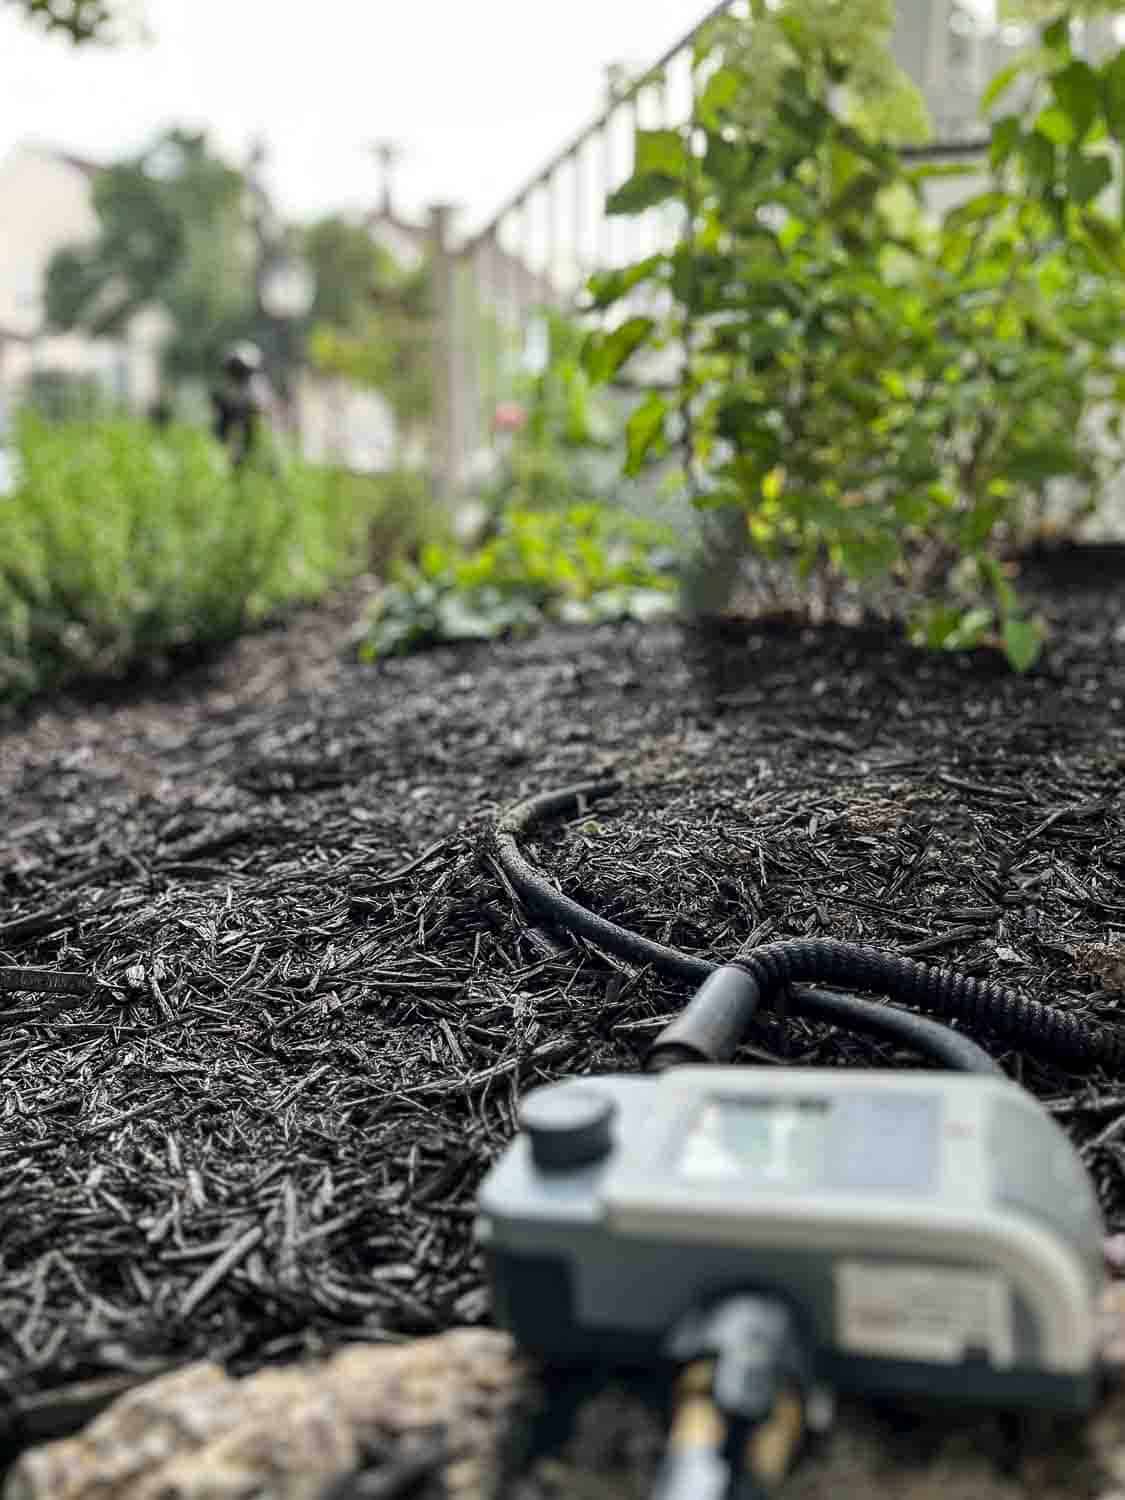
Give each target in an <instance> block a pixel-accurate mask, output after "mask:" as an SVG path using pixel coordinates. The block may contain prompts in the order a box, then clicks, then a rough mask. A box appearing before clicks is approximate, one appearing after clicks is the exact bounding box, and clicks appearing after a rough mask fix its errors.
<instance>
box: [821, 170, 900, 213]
mask: <svg viewBox="0 0 1125 1500" xmlns="http://www.w3.org/2000/svg"><path fill="white" fill-rule="evenodd" d="M885 185H886V182H885V179H884V178H883V177H882V176H881V175H880V174H878V173H876V172H867V171H863V172H857V173H856V175H855V176H854V177H853V178H852V179H851V181H850V182H848V183H846V184H845V185H844V187H843V188H841V189H840V191H839V192H838V193H837V194H836V196H835V197H834V198H833V199H832V201H831V202H830V203H829V205H828V208H827V214H828V217H829V218H830V219H842V218H845V217H846V216H847V215H848V214H854V213H860V214H863V213H867V212H869V211H870V209H871V205H872V203H874V201H875V198H876V196H877V195H878V193H879V192H880V190H881V189H882V188H883V187H884V186H885Z"/></svg>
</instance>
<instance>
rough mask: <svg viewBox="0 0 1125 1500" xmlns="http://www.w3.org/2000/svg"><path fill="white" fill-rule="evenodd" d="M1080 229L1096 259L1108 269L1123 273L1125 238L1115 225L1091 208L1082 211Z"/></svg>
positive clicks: (1124, 270) (1124, 269)
mask: <svg viewBox="0 0 1125 1500" xmlns="http://www.w3.org/2000/svg"><path fill="white" fill-rule="evenodd" d="M1082 228H1083V230H1084V231H1085V233H1086V238H1087V240H1088V241H1089V243H1090V246H1091V248H1092V249H1093V250H1094V252H1095V254H1096V255H1097V257H1098V259H1099V260H1100V261H1101V262H1102V264H1103V265H1104V266H1106V267H1107V268H1108V269H1111V270H1114V271H1120V272H1125V238H1123V236H1122V233H1121V230H1120V229H1119V228H1118V227H1117V225H1116V224H1114V223H1113V222H1111V220H1109V219H1107V218H1106V217H1105V216H1104V214H1099V213H1097V212H1095V211H1094V210H1093V209H1092V208H1087V209H1085V210H1083V213H1082Z"/></svg>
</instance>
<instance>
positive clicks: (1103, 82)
mask: <svg viewBox="0 0 1125 1500" xmlns="http://www.w3.org/2000/svg"><path fill="white" fill-rule="evenodd" d="M846 10H847V8H846V7H841V6H840V5H838V4H837V3H835V0H801V3H800V4H798V3H796V0H778V3H766V0H752V4H751V11H752V13H753V17H752V20H751V22H750V23H723V24H720V25H717V26H716V27H715V28H714V29H713V30H712V31H711V32H710V33H709V35H708V36H707V38H706V40H705V41H704V42H703V43H701V46H700V50H699V54H698V57H697V78H698V95H697V100H696V106H695V112H694V117H693V119H692V121H691V123H690V125H689V126H685V128H684V129H682V130H641V131H639V132H638V134H637V138H636V165H635V172H634V176H633V177H632V179H631V180H630V181H629V182H627V183H626V184H625V185H624V186H623V187H621V188H620V189H619V190H618V192H617V193H616V194H615V195H614V197H613V199H611V202H610V209H611V211H613V212H617V213H620V214H627V215H628V214H636V213H641V212H645V211H648V210H651V209H652V208H653V207H655V206H657V205H660V204H679V205H680V206H681V208H682V211H683V217H684V222H685V225H686V227H685V230H684V233H683V235H682V237H681V239H680V241H679V243H678V245H677V246H676V247H675V248H674V249H673V250H672V251H670V252H668V253H665V254H659V255H653V256H651V257H648V258H646V259H645V260H644V261H641V262H638V263H637V264H635V265H633V266H629V267H626V268H623V269H618V270H614V271H612V272H609V273H606V274H604V275H601V276H597V277H595V278H593V280H592V282H591V284H590V299H589V302H590V308H591V310H592V311H593V312H596V313H597V314H598V316H599V318H601V319H604V318H605V315H606V314H607V313H609V312H610V311H611V310H613V311H615V312H616V314H617V320H616V323H615V325H614V326H610V327H603V328H599V329H597V330H596V331H595V332H594V333H593V334H592V335H591V337H590V339H589V341H588V343H587V347H586V353H585V364H586V368H587V370H588V372H589V373H590V375H591V376H592V377H593V378H594V379H596V380H603V381H604V380H609V379H611V378H614V377H616V376H617V375H618V373H619V372H620V371H621V370H622V369H623V368H626V367H628V368H633V367H634V365H635V364H636V362H637V361H638V358H639V357H640V356H643V355H644V354H646V353H647V352H650V351H652V350H659V349H661V348H666V347H668V346H669V345H678V346H681V347H682V348H683V349H684V350H685V356H684V359H683V366H682V368H683V374H682V381H681V386H680V389H679V391H678V392H677V393H674V394H669V393H668V392H666V391H665V390H661V389H652V390H650V391H649V393H648V394H647V396H646V397H645V399H644V400H643V401H642V403H641V404H640V405H639V406H638V407H637V409H636V410H635V412H634V413H633V416H632V418H631V420H630V423H629V428H628V434H627V445H626V446H627V460H626V471H627V472H629V473H633V474H636V473H640V472H642V471H643V470H644V468H645V466H646V465H647V464H649V463H651V462H653V461H654V460H655V461H666V460H667V458H668V456H669V455H670V454H672V455H678V456H679V458H680V460H681V465H682V475H683V482H684V484H685V486H686V487H688V488H689V489H690V490H691V492H692V493H693V495H694V498H695V500H696V503H697V505H699V506H700V507H701V508H703V509H704V510H706V509H708V508H712V509H716V510H728V509H729V510H731V511H733V513H734V516H735V518H736V521H735V524H733V525H731V524H719V525H717V526H716V527H715V528H714V532H715V536H716V537H717V551H716V553H715V555H710V556H709V555H707V553H706V551H704V553H703V555H701V556H700V557H698V558H697V559H696V562H695V565H694V568H693V569H692V570H689V572H688V575H687V578H686V585H687V586H686V599H687V602H688V604H689V605H690V607H692V608H695V609H701V610H704V611H708V610H711V609H714V608H720V609H721V608H722V607H723V606H724V604H725V602H726V601H725V599H724V598H722V597H718V598H716V597H715V594H716V591H718V593H719V594H720V595H721V593H722V591H723V590H725V589H726V588H728V587H729V585H730V581H731V578H732V576H733V570H732V569H731V568H730V567H728V566H726V563H727V562H728V561H729V554H730V551H731V548H732V546H733V547H738V546H740V545H741V546H742V547H744V548H745V549H746V550H750V549H756V550H757V551H758V552H760V553H762V554H765V555H766V556H768V557H774V558H778V557H780V558H783V559H788V560H790V561H791V562H792V563H793V565H794V566H795V567H796V568H797V570H798V571H799V573H800V575H801V576H802V577H805V578H809V577H810V575H814V574H817V573H823V572H837V573H840V574H844V575H846V576H848V577H850V578H851V579H854V580H860V581H863V580H879V579H882V578H890V577H894V576H900V577H901V576H903V575H904V574H906V573H908V572H909V570H910V568H911V566H912V562H913V560H914V559H915V558H917V557H919V556H924V557H925V558H927V559H928V560H929V561H930V562H931V563H932V562H933V560H934V559H939V560H942V562H943V566H942V567H941V568H940V569H939V570H938V575H937V577H936V578H934V577H931V579H930V584H931V592H930V596H929V597H920V598H919V600H918V605H917V608H916V609H915V611H914V613H913V617H912V619H911V620H910V622H909V626H910V629H911V631H912V633H913V635H914V636H915V637H916V638H917V639H919V640H920V641H923V642H925V643H927V644H929V645H931V646H934V647H943V646H944V647H961V646H966V645H972V644H974V643H976V642H978V641H980V640H982V639H985V638H992V639H995V640H996V641H997V642H998V643H999V644H1000V645H1002V647H1003V649H1004V650H1005V651H1006V653H1007V655H1008V657H1009V659H1010V661H1011V662H1012V664H1013V665H1014V666H1016V667H1018V668H1023V667H1026V666H1028V665H1030V664H1031V662H1032V661H1033V660H1034V659H1035V656H1036V655H1037V653H1038V650H1039V648H1040V644H1041V630H1040V627H1039V625H1038V623H1037V622H1036V621H1034V620H1032V619H1030V618H1029V617H1028V613H1027V611H1026V610H1025V609H1024V607H1023V606H1022V604H1021V602H1020V599H1019V597H1018V594H1017V593H1016V590H1015V588H1014V586H1013V582H1012V579H1011V577H1010V575H1009V572H1008V571H1006V570H1005V568H1004V567H1003V566H1001V558H1002V557H1003V554H1004V551H1005V548H1006V547H1009V546H1010V545H1011V544H1012V542H1013V541H1015V540H1018V538H1019V535H1020V533H1021V530H1023V529H1024V528H1025V527H1026V525H1027V524H1028V522H1029V520H1033V519H1034V516H1035V514H1036V511H1037V507H1039V506H1040V504H1041V501H1042V498H1043V496H1044V494H1045V493H1046V492H1047V491H1048V489H1049V488H1050V487H1051V485H1052V484H1055V483H1057V482H1058V481H1060V480H1070V481H1074V482H1076V483H1077V486H1078V487H1079V489H1080V490H1081V491H1084V492H1085V494H1086V495H1087V496H1093V494H1094V486H1095V484H1096V482H1097V480H1098V479H1099V478H1100V477H1102V476H1101V474H1100V472H1099V471H1100V470H1101V469H1104V467H1105V464H1106V462H1107V461H1112V459H1113V458H1114V457H1115V456H1116V455H1115V454H1114V453H1113V452H1112V451H1110V452H1109V453H1108V454H1107V452H1105V451H1103V452H1101V453H1099V452H1098V451H1097V450H1096V449H1095V446H1094V445H1093V444H1092V443H1091V442H1090V441H1089V439H1088V435H1087V428H1088V418H1089V417H1090V415H1091V413H1092V412H1093V411H1095V410H1096V409H1097V407H1098V404H1099V403H1102V404H1104V403H1105V402H1106V401H1107V399H1108V400H1109V401H1110V402H1115V401H1116V400H1118V399H1119V398H1120V396H1121V394H1122V391H1123V380H1122V376H1121V374H1120V372H1119V371H1118V369H1117V366H1116V345H1117V343H1118V341H1119V339H1120V334H1121V328H1122V322H1123V318H1125V277H1123V275H1122V272H1123V269H1125V238H1123V236H1122V225H1121V222H1120V216H1117V217H1113V218H1111V217H1109V216H1107V215H1106V214H1105V213H1104V212H1102V211H1101V210H1100V209H1099V201H1100V198H1101V195H1102V194H1103V193H1104V191H1105V189H1106V188H1107V186H1108V185H1109V184H1110V182H1111V180H1112V176H1113V167H1112V157H1111V154H1110V151H1109V146H1110V144H1111V143H1112V142H1118V143H1119V142H1120V140H1121V139H1122V138H1123V136H1125V54H1122V55H1119V56H1118V57H1116V58H1111V59H1110V60H1109V61H1108V62H1106V63H1105V64H1103V65H1102V66H1101V68H1100V69H1099V68H1094V67H1093V66H1091V65H1090V64H1088V63H1086V62H1083V61H1081V60H1079V59H1076V58H1075V57H1073V56H1072V54H1071V50H1070V31H1069V28H1068V26H1067V25H1066V24H1065V20H1064V21H1063V22H1059V23H1056V24H1054V25H1052V26H1049V27H1047V28H1046V29H1045V31H1044V33H1043V35H1042V38H1041V46H1040V48H1039V49H1038V50H1036V51H1035V53H1034V54H1033V55H1032V57H1031V59H1030V62H1029V66H1030V67H1031V69H1032V71H1033V72H1034V73H1035V74H1036V76H1037V80H1038V88H1036V89H1033V90H1031V94H1030V97H1031V98H1032V100H1033V102H1032V104H1031V106H1030V107H1029V110H1028V112H1027V113H1026V114H1024V113H1019V114H1013V115H1010V116H1007V117H1003V118H1001V119H999V120H998V121H997V122H996V123H995V125H994V126H993V129H992V151H991V161H990V163H989V164H988V170H990V172H991V177H992V180H991V182H990V184H989V186H988V188H987V190H986V191H984V192H981V193H978V194H977V195H976V196H975V197H972V198H971V199H970V200H969V201H967V202H964V203H962V204H960V205H959V206H958V207H956V208H955V209H954V210H953V211H952V212H950V213H948V214H947V215H946V216H945V217H944V219H943V220H941V221H940V222H934V221H933V220H932V219H931V218H929V217H928V216H927V215H926V213H925V212H923V209H922V203H921V197H922V189H923V187H924V183H925V180H926V177H927V175H930V174H932V172H933V170H934V169H933V168H914V169H912V168H911V167H910V166H909V165H904V164H903V162H902V160H901V158H900V156H899V154H898V153H897V152H896V151H895V150H894V149H892V148H891V146H890V145H889V144H888V142H887V140H886V139H885V138H883V137H882V136H880V135H879V134H878V133H877V132H876V129H875V125H874V124H873V117H872V116H870V114H868V115H867V116H865V115H864V113H863V111H856V110H854V109H851V108H850V107H849V106H850V103H851V102H853V101H854V93H853V94H849V85H850V84H851V83H852V82H853V78H852V71H853V64H854V58H853V57H851V56H849V52H848V49H847V47H846V46H844V45H843V43H842V41H841V37H842V36H844V35H845V33H846V26H847V22H846V18H845V12H846ZM877 13H878V14H877ZM865 14H866V15H867V17H868V21H869V22H870V23H871V24H872V25H874V24H875V22H877V21H879V15H880V14H881V15H882V21H881V22H879V24H880V25H882V29H883V31H884V32H885V33H886V37H885V39H886V40H889V35H890V27H891V24H892V22H893V7H892V6H891V5H890V4H889V3H888V4H883V3H882V0H870V3H869V4H868V5H867V6H866V7H865ZM872 18H874V20H872ZM842 28H843V29H842ZM876 30H878V27H876ZM763 48H768V50H769V51H770V55H771V57H773V59H774V62H775V64H776V67H775V72H776V73H777V77H778V87H777V89H776V91H775V92H776V98H775V99H774V100H773V103H774V107H773V108H771V109H770V110H767V111H762V110H761V109H759V108H757V107H756V101H757V100H758V98H759V94H760V88H759V83H760V78H759V74H760V64H759V60H760V57H761V55H762V51H763ZM868 61H869V59H868ZM865 65H866V64H865ZM1001 86H1002V83H1001V85H998V86H997V89H996V90H995V91H994V93H993V96H992V98H991V99H990V101H989V102H990V103H993V104H994V103H995V102H996V100H997V99H998V98H999V97H1000V88H1001ZM638 288H641V289H649V290H654V291H656V292H657V293H659V294H660V295H662V296H663V298H664V299H665V302H666V305H667V306H668V308H669V312H668V314H667V315H666V316H659V317H654V316H651V315H649V314H646V313H640V312H637V311H635V310H634V304H633V302H632V299H633V298H634V297H635V294H636V292H637V290H638ZM1115 420H1116V421H1117V423H1118V432H1117V434H1116V435H1115V434H1113V433H1112V432H1110V433H1109V437H1110V439H1111V441H1110V442H1109V444H1108V448H1109V450H1113V449H1115V448H1116V449H1118V450H1119V448H1120V443H1119V441H1117V438H1119V436H1120V423H1119V418H1115V417H1111V418H1110V423H1111V425H1112V423H1113V421H1115ZM1091 503H1092V501H1091ZM739 518H741V519H739ZM954 577H955V578H956V580H957V585H958V586H957V588H956V589H954V588H952V587H949V586H948V583H947V581H948V580H949V579H952V578H954Z"/></svg>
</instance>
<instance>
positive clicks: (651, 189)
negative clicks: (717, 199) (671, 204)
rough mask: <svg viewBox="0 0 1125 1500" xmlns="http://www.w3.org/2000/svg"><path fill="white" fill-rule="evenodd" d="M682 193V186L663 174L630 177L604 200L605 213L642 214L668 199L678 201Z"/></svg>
mask: <svg viewBox="0 0 1125 1500" xmlns="http://www.w3.org/2000/svg"><path fill="white" fill-rule="evenodd" d="M682 193H683V185H682V184H681V183H680V182H679V181H678V180H677V179H676V178H675V177H669V176H667V175H666V174H665V173H663V172H648V173H645V174H643V175H641V176H634V177H630V178H629V180H628V182H623V183H622V184H621V186H620V187H619V188H618V189H617V191H616V192H614V193H610V195H609V197H608V198H607V199H606V200H605V211H606V213H607V214H610V215H619V216H621V217H627V216H629V215H632V214H643V213H644V212H645V211H646V210H647V209H650V208H656V207H657V205H658V204H661V203H667V202H668V200H669V199H670V198H676V199H678V198H679V197H680V196H681V194H682Z"/></svg>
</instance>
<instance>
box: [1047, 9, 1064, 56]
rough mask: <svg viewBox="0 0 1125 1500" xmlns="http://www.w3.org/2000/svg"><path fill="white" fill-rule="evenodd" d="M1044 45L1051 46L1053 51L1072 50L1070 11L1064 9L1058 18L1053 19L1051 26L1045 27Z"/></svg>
mask: <svg viewBox="0 0 1125 1500" xmlns="http://www.w3.org/2000/svg"><path fill="white" fill-rule="evenodd" d="M1042 41H1043V45H1044V47H1049V48H1050V49H1051V51H1052V52H1069V51H1070V12H1069V11H1064V12H1063V14H1062V15H1061V16H1059V17H1058V19H1057V20H1055V21H1052V22H1051V24H1050V25H1049V26H1046V27H1044V29H1043V37H1042Z"/></svg>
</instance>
